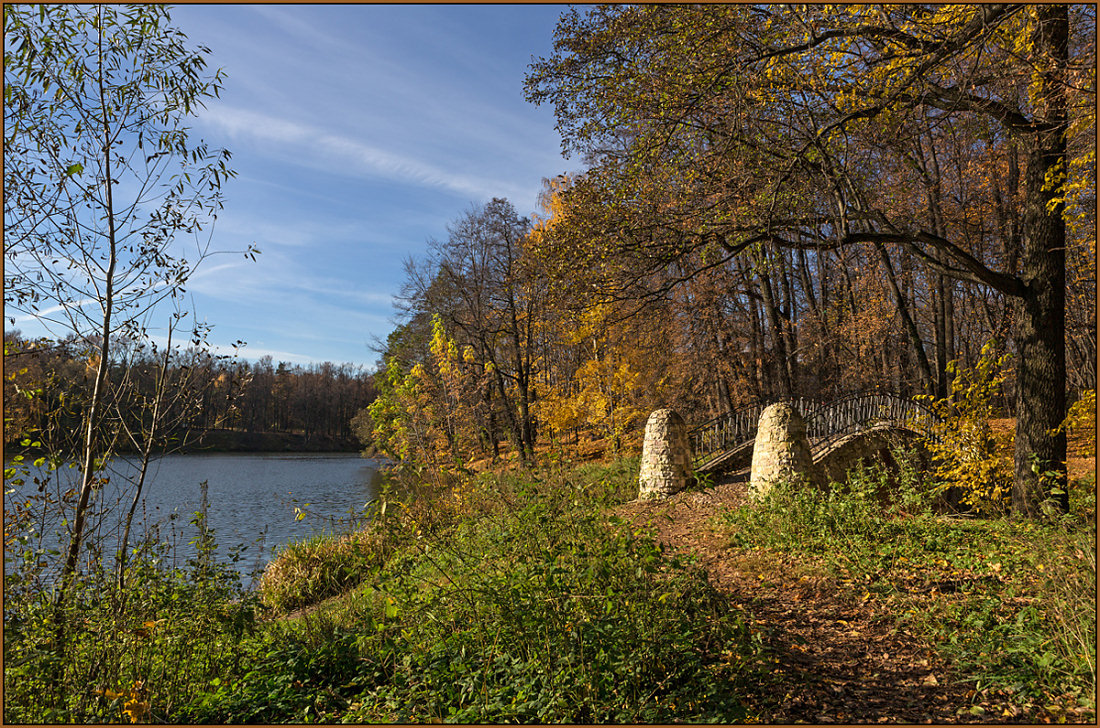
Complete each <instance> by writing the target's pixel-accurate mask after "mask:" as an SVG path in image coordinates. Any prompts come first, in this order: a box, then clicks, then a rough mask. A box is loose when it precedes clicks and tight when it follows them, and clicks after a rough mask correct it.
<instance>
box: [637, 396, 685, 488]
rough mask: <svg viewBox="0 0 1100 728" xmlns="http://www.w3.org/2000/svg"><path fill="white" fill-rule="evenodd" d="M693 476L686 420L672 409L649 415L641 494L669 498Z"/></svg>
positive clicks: (644, 447) (660, 410) (643, 454)
mask: <svg viewBox="0 0 1100 728" xmlns="http://www.w3.org/2000/svg"><path fill="white" fill-rule="evenodd" d="M690 477H691V442H690V440H689V439H688V433H687V426H686V425H685V424H684V420H683V418H682V417H680V415H679V414H677V413H676V412H675V411H674V410H671V409H659V410H656V411H655V412H653V414H651V415H650V416H649V420H648V421H647V422H646V426H645V440H644V441H643V442H642V463H641V472H640V473H639V475H638V498H640V499H642V500H650V499H659V498H668V497H669V496H671V495H673V494H675V493H678V492H679V491H681V490H683V489H684V488H685V487H687V482H688V479H689V478H690Z"/></svg>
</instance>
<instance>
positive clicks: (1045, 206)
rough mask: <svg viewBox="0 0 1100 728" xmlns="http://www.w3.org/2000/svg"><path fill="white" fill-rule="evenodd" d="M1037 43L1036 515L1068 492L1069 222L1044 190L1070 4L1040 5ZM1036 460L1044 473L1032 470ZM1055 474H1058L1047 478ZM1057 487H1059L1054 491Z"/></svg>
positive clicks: (1023, 311) (1033, 218) (1019, 326)
mask: <svg viewBox="0 0 1100 728" xmlns="http://www.w3.org/2000/svg"><path fill="white" fill-rule="evenodd" d="M1035 13H1036V14H1037V16H1038V21H1039V22H1038V24H1037V29H1036V33H1035V47H1036V49H1037V52H1038V53H1039V54H1040V57H1042V58H1043V59H1044V60H1046V59H1049V62H1050V67H1049V69H1048V73H1045V74H1040V78H1042V81H1041V83H1042V87H1041V90H1040V93H1039V103H1040V105H1041V106H1042V109H1041V110H1042V111H1043V112H1045V113H1044V114H1043V117H1044V120H1045V122H1046V124H1045V127H1044V130H1042V131H1038V132H1036V133H1035V134H1034V136H1033V143H1032V145H1031V148H1030V151H1029V152H1028V155H1027V168H1026V171H1025V179H1024V186H1025V188H1024V204H1023V207H1024V209H1023V231H1022V232H1023V234H1022V244H1023V245H1022V247H1023V250H1022V251H1021V260H1020V265H1021V270H1020V277H1021V278H1022V280H1023V283H1024V291H1023V295H1021V296H1019V297H1017V298H1016V300H1015V309H1014V313H1015V317H1014V318H1015V324H1014V325H1015V331H1014V337H1015V343H1016V353H1017V357H1018V361H1017V365H1016V403H1017V406H1016V448H1015V449H1016V463H1015V464H1016V481H1015V484H1014V486H1013V489H1012V507H1013V509H1014V510H1015V511H1016V513H1018V514H1020V515H1023V516H1028V517H1035V516H1037V515H1039V514H1040V513H1041V508H1040V506H1041V504H1042V503H1043V501H1045V500H1046V499H1047V497H1048V496H1053V499H1054V501H1055V502H1056V503H1057V504H1058V505H1059V506H1060V507H1061V508H1062V509H1063V510H1066V509H1068V507H1069V497H1068V494H1067V493H1066V462H1065V461H1066V436H1065V433H1059V434H1057V435H1055V434H1052V432H1053V431H1054V430H1055V429H1056V428H1057V427H1058V426H1059V425H1060V424H1061V423H1062V420H1063V419H1064V417H1065V414H1066V411H1065V410H1066V347H1065V292H1066V253H1065V246H1066V226H1065V221H1064V218H1063V216H1062V213H1063V204H1062V203H1061V202H1058V203H1055V202H1054V200H1055V198H1056V197H1057V195H1058V192H1059V190H1058V188H1057V187H1055V189H1044V187H1045V182H1046V180H1047V179H1048V175H1052V173H1053V172H1054V171H1055V170H1056V169H1058V166H1059V165H1062V164H1064V163H1065V157H1066V140H1065V136H1064V134H1065V131H1066V97H1065V87H1064V86H1063V83H1064V82H1065V69H1066V64H1067V61H1068V37H1069V13H1068V9H1067V7H1066V6H1065V5H1040V6H1038V7H1037V8H1036V10H1035ZM1033 458H1034V459H1037V464H1038V468H1037V469H1038V470H1039V473H1036V472H1035V470H1034V469H1033V468H1032V464H1033ZM1043 472H1052V473H1053V474H1054V475H1053V476H1052V477H1051V478H1044V477H1041V475H1040V474H1041V473H1043ZM1055 488H1057V492H1052V491H1053V490H1054V489H1055Z"/></svg>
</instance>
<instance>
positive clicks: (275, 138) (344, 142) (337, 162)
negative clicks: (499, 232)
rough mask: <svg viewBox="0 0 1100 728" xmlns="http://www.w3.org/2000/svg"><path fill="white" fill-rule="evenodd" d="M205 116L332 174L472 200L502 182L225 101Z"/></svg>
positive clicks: (492, 191)
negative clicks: (370, 178)
mask: <svg viewBox="0 0 1100 728" xmlns="http://www.w3.org/2000/svg"><path fill="white" fill-rule="evenodd" d="M203 119H204V120H205V121H207V122H209V123H211V124H213V125H215V126H217V127H220V128H221V129H222V130H223V131H224V132H225V133H226V134H228V135H230V136H232V137H235V138H238V139H241V138H245V139H252V140H254V141H256V142H260V143H267V144H269V145H278V148H277V149H276V148H273V151H277V152H278V153H280V155H282V156H284V157H289V158H290V159H291V160H292V161H296V162H297V163H299V164H303V165H307V166H312V167H319V168H321V169H323V170H325V171H327V172H330V173H332V174H338V175H348V174H351V175H366V176H379V177H383V178H386V179H390V180H394V181H398V182H404V183H407V184H414V185H422V186H428V187H439V188H443V189H447V190H450V191H452V192H456V193H458V194H460V195H463V196H470V197H474V198H476V199H488V198H490V197H492V196H494V195H501V194H502V191H501V187H502V185H501V184H500V183H499V182H498V181H496V180H491V179H482V178H479V177H475V176H472V175H467V174H462V173H459V172H454V171H452V170H449V169H445V168H441V167H438V166H436V165H433V164H431V163H428V162H424V161H421V160H417V159H411V158H409V157H405V156H402V155H400V154H395V153H393V152H388V151H386V150H384V149H381V148H379V147H376V146H372V145H370V144H365V143H363V142H360V141H356V140H354V139H349V138H347V137H344V136H340V135H337V134H331V133H328V132H326V131H325V130H324V129H321V128H319V127H315V126H312V125H309V124H303V123H300V122H294V121H290V120H287V119H280V118H277V117H273V116H270V115H268V114H263V113H260V112H255V111H248V110H246V109H239V108H233V107H228V106H225V105H218V106H213V107H211V108H210V109H208V110H207V111H206V112H204V114H203Z"/></svg>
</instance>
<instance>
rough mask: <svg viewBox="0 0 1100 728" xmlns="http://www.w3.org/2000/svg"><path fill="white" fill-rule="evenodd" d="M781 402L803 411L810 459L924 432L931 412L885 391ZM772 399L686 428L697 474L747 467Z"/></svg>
mask: <svg viewBox="0 0 1100 728" xmlns="http://www.w3.org/2000/svg"><path fill="white" fill-rule="evenodd" d="M776 401H785V402H787V403H788V404H790V405H791V407H792V408H793V409H794V410H795V411H796V412H798V413H799V414H801V415H802V417H803V420H804V421H805V424H806V437H807V439H808V440H809V445H810V451H811V454H812V456H813V460H814V462H820V461H821V460H823V459H825V458H828V457H830V456H831V455H832V454H834V453H840V452H842V451H845V450H851V449H853V448H854V447H855V445H856V443H857V442H858V441H859V440H861V439H864V440H876V439H877V440H882V439H884V438H887V437H888V433H891V432H898V433H904V435H902V436H909V435H922V434H924V433H925V432H926V429H927V423H928V422H930V421H935V420H936V419H937V417H936V415H935V413H933V412H932V410H930V409H928V408H927V407H925V406H924V405H921V404H919V403H918V402H915V401H913V400H912V399H908V398H906V397H902V396H900V395H897V394H892V393H889V392H874V393H870V394H852V395H848V396H845V397H841V398H840V399H836V400H833V401H831V402H822V401H820V400H813V399H807V398H798V399H793V400H776ZM770 404H774V402H767V403H757V404H751V405H747V406H745V407H742V408H740V409H738V410H735V411H734V412H732V413H730V414H726V415H720V416H719V417H715V418H714V419H712V420H710V421H708V422H705V423H703V424H702V425H699V426H697V427H695V428H693V429H691V430H690V431H689V432H688V439H689V441H690V442H691V450H692V453H693V455H694V457H693V458H692V463H691V465H692V469H693V470H694V471H695V472H696V473H729V472H736V471H739V470H741V469H743V468H746V467H748V466H749V463H750V461H751V460H752V455H753V446H754V443H755V441H756V432H757V426H758V424H759V421H760V415H761V414H762V413H763V412H764V409H765V408H766V407H767V406H768V405H770Z"/></svg>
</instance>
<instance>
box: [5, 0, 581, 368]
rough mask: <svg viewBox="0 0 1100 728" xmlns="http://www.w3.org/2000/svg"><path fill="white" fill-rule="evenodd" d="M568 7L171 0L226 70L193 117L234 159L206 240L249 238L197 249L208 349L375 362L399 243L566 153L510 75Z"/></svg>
mask: <svg viewBox="0 0 1100 728" xmlns="http://www.w3.org/2000/svg"><path fill="white" fill-rule="evenodd" d="M565 9H566V6H564V5H465V6H464V5H179V6H175V8H174V9H173V11H172V20H173V24H174V25H176V26H177V27H178V28H179V29H181V30H182V31H183V32H184V33H185V34H186V35H187V37H188V38H189V40H190V43H191V45H192V47H195V46H197V45H199V44H201V45H205V46H208V47H209V48H210V49H211V54H210V55H209V56H208V64H209V67H210V68H209V70H213V69H214V68H221V69H223V70H224V71H225V74H226V79H225V85H224V88H223V89H222V92H221V95H220V98H219V99H213V100H211V101H209V102H208V104H207V108H206V109H205V110H203V111H201V112H200V113H199V115H198V116H197V118H195V119H194V120H193V123H192V124H191V126H192V129H193V134H194V136H195V137H196V138H201V139H203V140H204V141H206V142H207V143H208V144H209V145H210V146H211V147H224V148H226V149H228V150H229V151H230V152H232V155H233V156H232V163H231V166H232V168H233V169H235V170H236V172H237V175H238V176H237V177H236V178H234V179H231V180H229V181H228V182H227V183H226V184H225V186H224V187H223V192H224V195H225V200H226V202H225V208H224V209H223V210H222V212H221V213H220V214H219V216H218V220H217V222H216V225H215V226H214V228H213V239H212V245H213V248H214V249H215V250H222V251H243V250H245V249H246V248H248V246H249V245H254V246H256V247H257V248H259V250H260V251H261V254H260V255H259V256H257V257H256V260H255V261H254V262H253V261H251V260H248V259H247V258H245V256H243V255H241V254H239V253H233V252H227V253H225V254H219V255H216V256H213V257H210V258H208V259H206V260H205V261H203V263H202V265H201V266H200V267H198V269H197V270H196V272H195V274H194V275H193V277H192V278H191V280H190V282H189V285H188V287H187V290H188V292H189V294H190V295H191V296H192V308H193V310H194V312H195V315H196V317H197V320H199V321H203V320H205V321H206V322H208V323H209V324H211V325H212V326H213V329H212V333H211V335H210V342H211V343H212V344H213V345H214V347H215V349H217V350H220V351H228V350H229V345H230V344H231V343H232V342H234V341H237V340H242V341H244V342H246V346H245V347H244V348H243V349H242V350H241V356H242V357H243V358H245V359H248V360H255V359H258V358H260V357H262V356H265V355H270V356H271V357H272V358H273V359H274V360H275V361H276V362H279V361H285V362H288V363H291V364H303V365H306V364H310V363H319V362H322V361H331V362H335V363H351V364H355V365H363V366H364V367H365V368H367V369H372V368H373V367H374V365H375V363H376V362H377V360H378V358H379V355H378V353H377V352H376V351H375V350H374V348H372V347H373V345H374V344H375V343H376V342H377V341H378V340H382V341H384V340H385V338H386V336H387V334H389V332H390V331H392V330H393V328H394V325H395V316H396V309H395V308H394V306H393V297H394V295H395V294H397V293H398V292H399V290H400V288H401V283H402V281H403V279H404V270H403V262H404V260H405V259H406V258H407V257H409V256H412V257H423V256H424V255H425V253H426V250H427V241H428V240H429V239H433V238H434V239H438V240H442V239H445V238H446V236H447V230H446V226H447V224H448V223H449V222H451V221H454V220H455V219H457V218H458V217H460V216H461V215H462V214H463V213H464V212H466V211H467V210H468V209H469V208H470V206H471V205H473V204H484V203H485V202H488V201H489V200H490V199H492V198H493V197H506V198H508V199H509V200H510V201H511V202H512V203H513V204H514V205H515V207H516V210H517V211H518V212H519V213H520V214H521V215H530V214H531V213H534V212H536V211H537V209H538V208H537V203H536V200H537V196H538V193H539V191H540V189H541V187H542V179H543V178H544V177H554V176H555V175H557V174H560V173H563V172H567V171H570V169H571V166H570V160H565V159H563V158H562V156H561V141H560V138H559V136H558V134H557V132H556V131H555V129H554V116H553V111H552V109H551V108H549V107H546V106H543V107H536V106H535V105H534V104H531V103H528V102H527V101H526V100H525V99H524V96H523V79H524V76H525V73H526V72H527V68H528V65H529V64H530V63H531V60H532V57H540V56H547V55H549V54H550V52H551V50H552V43H553V31H554V27H555V25H556V22H557V18H558V16H559V15H560V14H561V13H562V12H564V10H565ZM573 166H576V163H575V161H574V162H573ZM16 327H17V328H20V329H22V330H23V332H24V333H25V334H28V335H34V334H35V331H34V325H33V322H30V321H28V320H26V319H25V318H24V319H23V320H21V321H19V322H17V324H16Z"/></svg>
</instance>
